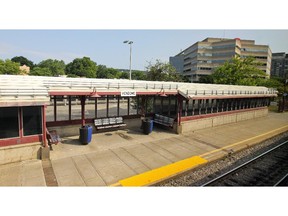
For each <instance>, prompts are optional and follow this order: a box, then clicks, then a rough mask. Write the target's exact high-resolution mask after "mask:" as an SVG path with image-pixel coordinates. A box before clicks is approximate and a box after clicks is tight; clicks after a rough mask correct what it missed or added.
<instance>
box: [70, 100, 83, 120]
mask: <svg viewBox="0 0 288 216" xmlns="http://www.w3.org/2000/svg"><path fill="white" fill-rule="evenodd" d="M71 119H72V120H79V119H81V100H80V98H79V97H71Z"/></svg>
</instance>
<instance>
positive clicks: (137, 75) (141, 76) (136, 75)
mask: <svg viewBox="0 0 288 216" xmlns="http://www.w3.org/2000/svg"><path fill="white" fill-rule="evenodd" d="M131 76H132V79H133V80H147V75H146V74H145V73H144V72H143V71H132V74H131ZM127 78H129V74H128V73H127Z"/></svg>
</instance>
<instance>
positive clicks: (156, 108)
mask: <svg viewBox="0 0 288 216" xmlns="http://www.w3.org/2000/svg"><path fill="white" fill-rule="evenodd" d="M154 111H155V113H157V114H162V104H161V97H156V98H155V104H154Z"/></svg>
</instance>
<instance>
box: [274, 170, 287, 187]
mask: <svg viewBox="0 0 288 216" xmlns="http://www.w3.org/2000/svg"><path fill="white" fill-rule="evenodd" d="M287 177H288V173H287V174H286V175H285V176H284V177H283V178H281V179H280V180H279V181H278V182H277V183H276V184H274V187H276V186H278V185H279V184H281V183H282V182H283V181H284V180H285V179H286V178H287Z"/></svg>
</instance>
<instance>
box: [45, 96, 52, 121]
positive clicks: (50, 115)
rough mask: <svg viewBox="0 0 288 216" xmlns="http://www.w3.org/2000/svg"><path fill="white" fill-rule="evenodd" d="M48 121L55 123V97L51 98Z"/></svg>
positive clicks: (47, 110) (47, 111) (47, 113)
mask: <svg viewBox="0 0 288 216" xmlns="http://www.w3.org/2000/svg"><path fill="white" fill-rule="evenodd" d="M46 121H47V122H53V121H54V97H50V104H49V105H48V106H47V108H46Z"/></svg>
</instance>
